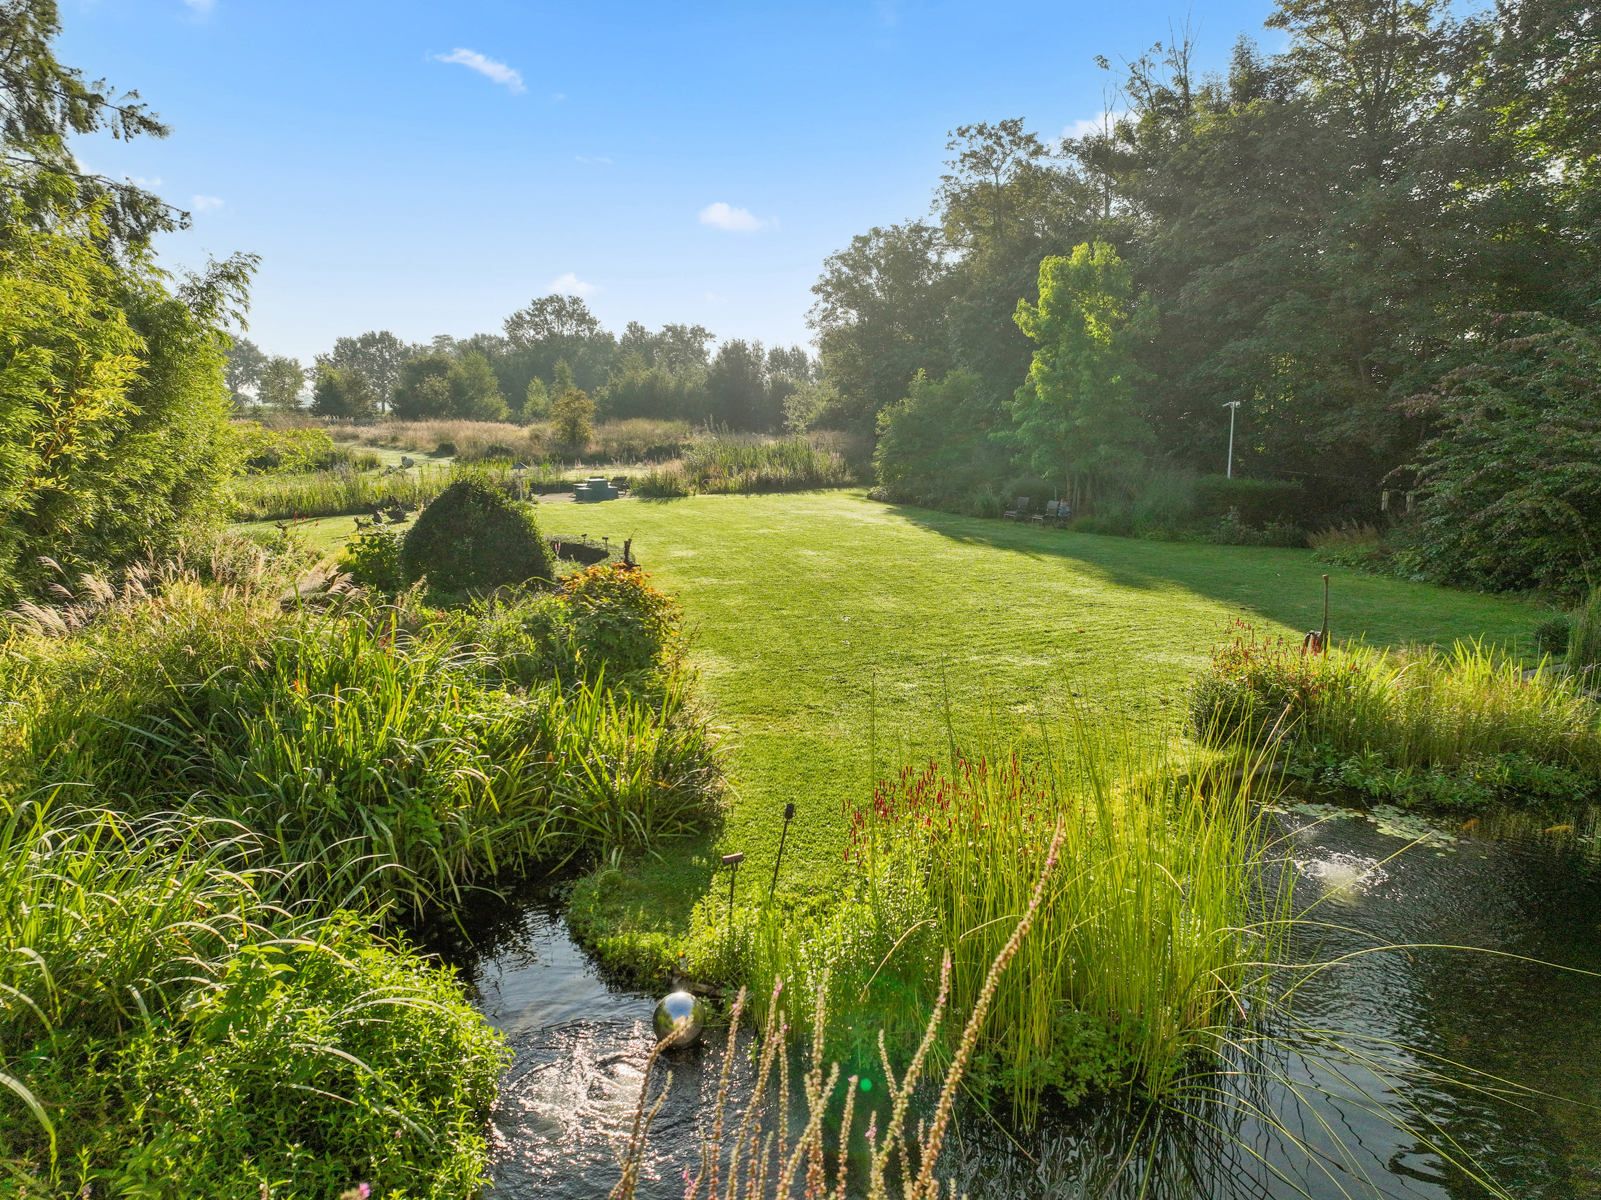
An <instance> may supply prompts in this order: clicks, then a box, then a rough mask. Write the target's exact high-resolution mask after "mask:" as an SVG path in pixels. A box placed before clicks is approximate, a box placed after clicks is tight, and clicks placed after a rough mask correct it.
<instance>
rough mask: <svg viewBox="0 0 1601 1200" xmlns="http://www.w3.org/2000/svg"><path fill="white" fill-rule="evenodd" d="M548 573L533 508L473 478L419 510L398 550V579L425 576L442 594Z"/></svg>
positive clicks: (535, 578)
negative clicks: (399, 577) (419, 514)
mask: <svg viewBox="0 0 1601 1200" xmlns="http://www.w3.org/2000/svg"><path fill="white" fill-rule="evenodd" d="M554 573H555V572H554V567H553V564H552V563H551V558H550V549H549V547H547V546H546V545H545V541H544V539H543V538H541V537H540V536H539V526H538V524H537V523H536V522H535V520H534V514H533V510H532V509H531V508H529V507H528V506H526V505H523V504H519V503H516V502H515V501H512V500H510V499H508V498H507V497H506V495H505V494H504V493H503V492H500V491H498V490H496V489H495V488H494V487H492V486H491V485H490V484H489V483H488V482H487V481H485V480H483V479H480V478H476V477H468V478H465V479H458V480H457V481H456V482H455V483H452V484H451V485H450V486H449V487H448V488H446V489H445V490H444V492H442V493H441V494H440V496H439V498H438V499H437V500H435V501H434V502H433V503H432V504H430V505H428V507H427V508H425V509H423V511H422V515H421V516H419V517H418V518H417V520H416V523H415V524H413V525H412V527H411V528H410V529H409V530H407V531H406V537H405V540H404V542H402V544H401V548H400V575H401V579H402V580H403V581H404V582H406V583H407V584H412V583H416V582H417V581H419V580H421V579H423V578H424V577H427V579H428V582H429V585H430V586H431V587H432V588H433V589H435V590H436V591H439V592H443V593H458V594H464V593H470V592H484V591H491V590H493V589H494V588H497V587H503V586H505V585H508V584H512V585H516V584H525V583H529V582H530V581H540V580H543V581H548V580H550V579H552V578H553V577H554Z"/></svg>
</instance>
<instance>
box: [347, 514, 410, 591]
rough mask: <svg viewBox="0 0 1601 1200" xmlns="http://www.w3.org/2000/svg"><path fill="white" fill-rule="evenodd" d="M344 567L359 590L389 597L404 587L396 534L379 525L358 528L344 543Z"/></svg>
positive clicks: (398, 540)
mask: <svg viewBox="0 0 1601 1200" xmlns="http://www.w3.org/2000/svg"><path fill="white" fill-rule="evenodd" d="M344 561H345V566H346V568H347V569H348V570H349V571H350V575H351V577H352V578H353V579H354V580H355V581H356V582H357V583H359V584H361V585H362V586H363V587H369V588H372V589H373V590H375V591H378V592H381V593H383V594H384V595H388V596H392V595H394V594H395V593H396V592H398V591H399V590H400V589H401V588H402V587H403V586H404V583H403V581H402V579H401V575H400V534H399V533H398V532H396V531H395V530H393V529H385V528H384V527H383V526H381V525H368V526H366V527H361V526H358V527H357V529H356V536H355V537H354V538H352V539H351V540H350V541H348V542H346V543H345V560H344Z"/></svg>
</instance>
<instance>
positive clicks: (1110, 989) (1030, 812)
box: [851, 742, 1283, 1121]
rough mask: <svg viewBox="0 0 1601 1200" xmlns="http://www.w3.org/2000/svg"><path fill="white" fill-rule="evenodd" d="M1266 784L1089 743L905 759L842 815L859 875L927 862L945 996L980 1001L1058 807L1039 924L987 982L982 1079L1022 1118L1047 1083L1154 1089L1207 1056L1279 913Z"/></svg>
mask: <svg viewBox="0 0 1601 1200" xmlns="http://www.w3.org/2000/svg"><path fill="white" fill-rule="evenodd" d="M1260 800H1261V797H1259V796H1257V795H1256V794H1255V788H1254V784H1253V781H1252V776H1251V775H1250V773H1239V772H1232V771H1227V770H1225V769H1223V768H1222V767H1221V766H1220V765H1218V764H1217V763H1216V762H1215V760H1209V759H1207V758H1204V757H1202V756H1199V755H1196V756H1191V757H1188V758H1187V759H1186V760H1185V761H1182V762H1181V761H1177V760H1176V759H1172V758H1169V757H1168V756H1167V755H1165V754H1164V753H1162V752H1155V751H1153V752H1149V753H1148V754H1147V755H1145V759H1144V761H1142V760H1141V758H1140V757H1139V755H1138V753H1137V752H1136V755H1135V757H1134V759H1133V761H1132V762H1129V761H1124V762H1122V763H1119V761H1118V755H1117V753H1116V752H1115V751H1114V750H1113V748H1111V747H1109V746H1107V745H1105V744H1103V743H1098V742H1097V743H1093V744H1092V743H1090V742H1084V743H1082V744H1080V745H1079V746H1077V747H1076V748H1075V749H1074V750H1072V751H1070V752H1067V753H1063V754H1057V753H1052V754H1047V755H1046V756H1045V757H1044V758H1043V760H1042V761H1038V762H1034V763H1029V762H1025V761H1024V760H1022V759H1021V758H1019V757H1017V756H1006V757H1002V758H998V759H986V758H979V759H972V760H966V759H964V760H958V761H957V762H956V763H955V764H953V765H951V766H949V767H944V766H938V765H930V766H929V767H926V768H924V769H922V770H906V771H903V772H902V773H901V774H900V775H898V776H897V777H895V778H893V779H890V780H887V781H885V782H884V783H882V784H880V785H879V787H878V789H877V791H876V792H875V795H874V798H873V802H872V804H871V805H870V806H867V807H863V808H859V809H857V810H856V811H855V812H854V813H852V815H851V821H852V853H853V855H854V856H855V858H856V860H857V862H858V864H859V866H860V869H861V872H862V877H863V883H864V886H865V887H866V888H867V889H868V890H869V891H871V890H872V889H874V888H878V887H882V886H884V885H885V884H886V883H889V882H890V881H893V880H896V879H897V878H898V877H904V876H906V875H908V874H909V875H910V876H911V877H912V878H915V879H920V880H921V881H922V885H923V888H924V890H925V896H926V905H927V911H928V914H929V916H928V919H929V920H930V921H931V922H932V925H933V928H934V930H935V931H936V933H937V940H938V943H939V945H940V946H942V947H943V948H944V949H945V950H947V951H948V952H949V953H950V955H951V960H952V985H951V986H952V996H953V1003H954V1004H955V1005H956V1007H957V1008H958V1009H959V1010H960V1009H965V1008H966V1007H967V1006H969V1005H971V1004H972V1003H973V999H974V997H976V996H977V994H978V991H979V989H980V987H981V986H982V984H983V981H984V980H985V978H986V968H987V965H988V964H989V963H990V962H991V961H992V960H993V959H994V957H995V956H996V954H997V953H998V952H999V948H1000V946H1001V945H1002V944H1003V943H1004V940H1005V935H1006V932H1007V920H1008V916H1009V914H1013V913H1016V912H1018V911H1019V910H1020V908H1021V907H1022V905H1023V903H1024V902H1025V899H1026V897H1027V895H1028V892H1029V887H1030V885H1031V883H1032V881H1033V879H1034V878H1035V877H1036V875H1037V874H1038V873H1039V870H1040V864H1041V863H1042V862H1044V861H1045V859H1046V857H1047V856H1048V854H1049V849H1048V847H1049V833H1048V831H1049V830H1050V829H1051V828H1052V827H1053V825H1054V824H1056V823H1058V822H1060V824H1061V828H1062V831H1063V832H1062V840H1061V846H1060V852H1061V856H1062V861H1063V869H1062V870H1061V871H1060V872H1059V873H1057V874H1056V875H1055V876H1054V877H1053V878H1052V879H1051V882H1050V884H1049V886H1048V887H1047V888H1046V891H1045V895H1044V898H1043V901H1042V903H1041V906H1040V909H1039V914H1038V917H1037V919H1036V924H1037V929H1038V932H1037V934H1036V936H1035V937H1034V938H1032V939H1030V941H1029V942H1028V943H1027V944H1025V945H1024V947H1023V948H1022V949H1021V950H1020V951H1019V952H1018V958H1017V960H1016V962H1015V964H1014V966H1013V968H1012V970H1011V972H1010V973H1009V974H1008V976H1007V978H1006V980H1005V982H1004V983H1003V984H1002V986H1001V988H1000V991H999V993H998V994H997V995H996V997H995V999H994V1015H993V1017H992V1019H991V1020H990V1021H989V1022H988V1023H987V1024H986V1025H985V1026H984V1027H983V1030H982V1043H981V1047H980V1052H979V1058H978V1059H977V1064H976V1065H977V1072H978V1075H979V1077H980V1080H981V1081H982V1082H983V1083H984V1084H986V1085H987V1086H989V1087H990V1088H992V1089H994V1090H997V1091H999V1092H1001V1093H1004V1094H1005V1095H1007V1096H1008V1097H1009V1098H1010V1100H1011V1103H1012V1108H1013V1111H1014V1113H1015V1114H1016V1115H1017V1116H1018V1117H1019V1118H1020V1119H1022V1120H1024V1121H1028V1120H1031V1119H1032V1118H1033V1116H1034V1114H1035V1113H1036V1111H1037V1109H1038V1106H1039V1105H1040V1103H1041V1102H1042V1100H1043V1099H1044V1098H1045V1097H1046V1096H1047V1095H1056V1096H1058V1097H1060V1098H1062V1099H1065V1100H1068V1101H1072V1100H1076V1099H1078V1098H1079V1097H1081V1096H1083V1095H1085V1094H1088V1093H1092V1092H1096V1091H1100V1090H1104V1089H1107V1088H1110V1087H1114V1086H1117V1085H1120V1084H1135V1085H1137V1086H1138V1087H1140V1088H1141V1089H1143V1090H1145V1091H1146V1092H1148V1093H1149V1094H1151V1095H1154V1096H1160V1095H1162V1094H1164V1093H1165V1092H1166V1091H1167V1090H1168V1089H1169V1088H1170V1087H1171V1086H1172V1085H1173V1084H1174V1081H1175V1080H1177V1079H1178V1078H1179V1077H1180V1076H1181V1075H1182V1074H1183V1072H1184V1070H1185V1068H1186V1067H1187V1066H1188V1065H1189V1064H1191V1063H1192V1062H1193V1061H1194V1060H1196V1059H1197V1058H1200V1059H1207V1058H1216V1057H1217V1056H1218V1055H1219V1052H1220V1047H1221V1046H1222V1045H1223V1043H1224V1042H1225V1041H1226V1039H1227V1036H1228V1031H1229V1029H1230V1028H1231V1026H1232V1025H1233V1024H1234V1023H1236V1021H1237V1019H1238V1017H1239V1014H1240V1012H1241V1011H1242V1000H1244V999H1247V998H1250V997H1253V996H1254V995H1255V994H1256V993H1257V991H1258V990H1259V989H1260V988H1261V987H1262V985H1263V983H1264V981H1265V978H1266V975H1265V968H1264V967H1263V965H1262V964H1264V963H1265V962H1266V961H1268V960H1269V959H1270V958H1271V957H1272V953H1271V951H1272V947H1273V945H1274V944H1275V942H1276V939H1277V938H1278V936H1279V934H1280V932H1281V929H1280V926H1279V919H1280V918H1281V917H1282V916H1283V913H1282V905H1281V903H1280V899H1279V898H1278V897H1276V894H1275V889H1274V888H1273V887H1272V886H1271V885H1270V884H1269V882H1268V878H1267V875H1266V874H1265V871H1264V860H1263V847H1264V844H1265V842H1266V836H1265V832H1264V823H1263V817H1262V815H1261V807H1260Z"/></svg>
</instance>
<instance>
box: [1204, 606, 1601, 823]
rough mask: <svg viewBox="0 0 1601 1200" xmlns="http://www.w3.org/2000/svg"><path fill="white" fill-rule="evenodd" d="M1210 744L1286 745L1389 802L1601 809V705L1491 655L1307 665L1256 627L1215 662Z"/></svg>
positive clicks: (1333, 659) (1346, 657)
mask: <svg viewBox="0 0 1601 1200" xmlns="http://www.w3.org/2000/svg"><path fill="white" fill-rule="evenodd" d="M1191 715H1192V719H1193V721H1194V723H1195V725H1196V727H1197V728H1198V729H1199V730H1201V731H1202V732H1203V734H1210V733H1214V732H1217V731H1224V732H1230V731H1243V732H1246V733H1248V734H1249V735H1250V736H1252V737H1255V738H1261V737H1264V736H1271V737H1274V738H1282V739H1283V740H1284V741H1285V742H1286V743H1287V744H1288V745H1289V746H1290V747H1291V748H1292V749H1293V750H1294V751H1296V752H1297V754H1298V755H1299V757H1300V759H1301V760H1302V765H1303V767H1305V766H1306V765H1307V764H1308V763H1315V764H1321V768H1322V769H1321V770H1320V771H1319V772H1318V774H1319V775H1320V777H1321V778H1323V779H1324V780H1325V781H1329V782H1337V781H1338V780H1339V779H1340V778H1344V779H1345V780H1346V781H1348V782H1350V783H1352V784H1354V785H1358V786H1360V787H1361V788H1363V789H1365V790H1369V791H1374V792H1375V794H1376V795H1378V794H1382V790H1383V789H1390V790H1392V791H1394V792H1395V797H1394V798H1396V799H1401V800H1408V799H1417V800H1422V801H1431V802H1435V803H1441V804H1446V805H1470V804H1482V803H1485V802H1487V801H1489V800H1492V799H1494V800H1502V801H1510V802H1520V801H1522V802H1528V801H1531V800H1577V801H1583V800H1587V799H1588V800H1593V799H1597V798H1601V704H1597V703H1596V701H1595V700H1594V699H1593V698H1592V697H1590V696H1588V695H1586V693H1585V691H1584V688H1583V686H1582V683H1581V681H1580V680H1579V678H1578V677H1577V676H1575V675H1574V674H1572V673H1567V672H1561V671H1557V670H1554V669H1552V667H1551V666H1550V664H1549V663H1547V662H1544V661H1542V662H1541V663H1540V664H1539V665H1538V666H1536V667H1534V668H1532V669H1529V668H1525V667H1524V666H1523V664H1522V663H1521V662H1520V661H1518V660H1517V659H1516V658H1513V657H1512V656H1510V655H1508V654H1506V653H1505V652H1503V651H1500V650H1497V649H1494V648H1492V647H1489V646H1486V645H1484V644H1482V643H1479V642H1458V643H1456V644H1455V645H1453V646H1452V647H1451V648H1450V649H1449V650H1438V649H1434V648H1417V649H1400V650H1382V649H1375V648H1371V647H1367V646H1339V647H1334V648H1332V649H1331V650H1330V652H1329V653H1328V654H1327V655H1323V654H1318V653H1304V652H1303V651H1302V649H1301V648H1300V647H1299V646H1292V645H1290V644H1289V643H1287V642H1285V641H1283V640H1277V639H1264V638H1259V637H1257V636H1256V634H1255V632H1254V631H1253V630H1252V629H1251V628H1250V627H1249V626H1245V625H1241V626H1239V627H1238V628H1237V629H1236V631H1235V634H1234V636H1233V637H1232V638H1231V639H1230V640H1229V641H1228V642H1226V643H1225V644H1223V645H1222V646H1220V647H1219V648H1218V649H1217V650H1216V651H1215V652H1214V655H1213V661H1212V666H1211V669H1210V670H1209V671H1208V673H1207V674H1206V675H1205V676H1203V677H1202V679H1201V680H1200V681H1199V682H1198V683H1197V685H1196V688H1195V690H1194V692H1193V695H1192V700H1191Z"/></svg>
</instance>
